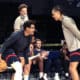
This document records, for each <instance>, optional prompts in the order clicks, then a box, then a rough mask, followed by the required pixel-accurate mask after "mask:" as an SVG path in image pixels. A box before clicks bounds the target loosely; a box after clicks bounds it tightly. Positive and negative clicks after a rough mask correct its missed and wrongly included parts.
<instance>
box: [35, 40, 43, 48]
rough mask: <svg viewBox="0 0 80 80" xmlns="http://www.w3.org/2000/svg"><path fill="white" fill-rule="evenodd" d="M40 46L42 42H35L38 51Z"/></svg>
mask: <svg viewBox="0 0 80 80" xmlns="http://www.w3.org/2000/svg"><path fill="white" fill-rule="evenodd" d="M41 46H42V42H41V41H37V42H36V48H38V49H40V48H41Z"/></svg>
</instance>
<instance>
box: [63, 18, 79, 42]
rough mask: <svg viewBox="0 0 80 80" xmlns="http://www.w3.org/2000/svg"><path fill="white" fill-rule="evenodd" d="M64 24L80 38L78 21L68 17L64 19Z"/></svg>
mask: <svg viewBox="0 0 80 80" xmlns="http://www.w3.org/2000/svg"><path fill="white" fill-rule="evenodd" d="M63 24H64V26H65V27H67V28H68V29H69V30H70V31H71V32H72V34H73V35H74V36H75V37H76V38H78V39H79V40H80V31H79V30H78V28H77V25H76V23H75V22H74V20H72V19H66V20H65V21H63Z"/></svg>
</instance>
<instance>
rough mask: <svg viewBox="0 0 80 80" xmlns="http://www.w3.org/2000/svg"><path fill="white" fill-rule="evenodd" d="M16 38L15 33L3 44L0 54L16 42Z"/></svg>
mask: <svg viewBox="0 0 80 80" xmlns="http://www.w3.org/2000/svg"><path fill="white" fill-rule="evenodd" d="M17 38H18V36H17V35H16V34H15V33H12V35H11V36H10V37H9V38H8V39H7V40H6V41H5V42H4V43H3V45H2V47H1V49H0V53H3V52H4V51H5V50H6V48H7V47H9V46H10V45H12V44H13V43H14V42H15V41H16V40H17Z"/></svg>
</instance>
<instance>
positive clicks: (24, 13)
mask: <svg viewBox="0 0 80 80" xmlns="http://www.w3.org/2000/svg"><path fill="white" fill-rule="evenodd" d="M27 9H28V6H27V5H26V4H21V5H20V6H19V7H18V10H19V14H20V15H19V16H18V17H17V18H16V20H15V22H14V31H15V32H16V31H19V30H21V29H23V24H24V22H25V21H28V20H29V19H28V10H27Z"/></svg>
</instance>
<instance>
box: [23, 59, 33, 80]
mask: <svg viewBox="0 0 80 80" xmlns="http://www.w3.org/2000/svg"><path fill="white" fill-rule="evenodd" d="M31 64H32V61H31V60H30V61H29V63H28V64H26V65H24V80H28V78H29V74H30V69H31Z"/></svg>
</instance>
